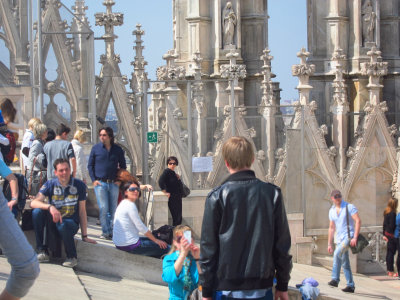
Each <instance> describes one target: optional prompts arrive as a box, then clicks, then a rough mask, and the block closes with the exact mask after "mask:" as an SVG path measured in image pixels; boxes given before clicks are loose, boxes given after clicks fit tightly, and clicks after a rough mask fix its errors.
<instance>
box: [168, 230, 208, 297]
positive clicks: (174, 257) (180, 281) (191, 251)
mask: <svg viewBox="0 0 400 300" xmlns="http://www.w3.org/2000/svg"><path fill="white" fill-rule="evenodd" d="M185 232H190V237H191V236H192V229H191V228H190V227H189V226H186V225H178V226H176V227H175V229H174V235H173V241H172V247H171V250H170V251H169V253H168V255H166V256H165V257H164V259H163V273H162V279H163V280H164V281H165V282H166V283H168V288H169V300H186V299H189V298H188V297H189V295H190V293H192V292H193V290H194V289H196V288H197V286H198V282H199V273H201V269H200V265H199V257H200V249H199V247H197V246H196V245H195V244H194V243H193V239H192V238H190V241H189V240H188V239H186V238H185Z"/></svg>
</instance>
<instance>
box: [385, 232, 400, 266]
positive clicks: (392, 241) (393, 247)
mask: <svg viewBox="0 0 400 300" xmlns="http://www.w3.org/2000/svg"><path fill="white" fill-rule="evenodd" d="M398 243H399V239H396V238H390V237H389V238H388V242H387V250H386V268H387V270H388V272H393V271H394V268H393V263H394V255H395V254H396V251H398V247H399V245H398ZM399 264H400V259H399V255H397V261H396V266H397V272H399V271H400V270H399V267H400V265H399Z"/></svg>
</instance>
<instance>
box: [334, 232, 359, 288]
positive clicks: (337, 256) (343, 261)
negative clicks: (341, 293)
mask: <svg viewBox="0 0 400 300" xmlns="http://www.w3.org/2000/svg"><path fill="white" fill-rule="evenodd" d="M349 244H350V241H349V240H347V239H345V240H344V241H342V242H341V243H340V244H337V245H336V249H335V252H334V253H333V267H332V279H333V280H335V281H337V282H339V281H340V268H341V267H343V273H344V277H346V280H347V286H350V287H354V281H353V274H352V273H351V268H350V260H349Z"/></svg>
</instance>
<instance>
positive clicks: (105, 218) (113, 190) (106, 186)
mask: <svg viewBox="0 0 400 300" xmlns="http://www.w3.org/2000/svg"><path fill="white" fill-rule="evenodd" d="M100 183H101V184H100V185H96V186H95V187H94V193H95V194H96V199H97V205H98V206H99V210H100V216H99V218H100V223H101V230H102V231H103V235H108V236H111V235H112V223H113V220H114V214H115V210H116V209H117V205H118V193H119V188H118V185H116V184H115V183H112V182H110V183H107V182H103V181H100Z"/></svg>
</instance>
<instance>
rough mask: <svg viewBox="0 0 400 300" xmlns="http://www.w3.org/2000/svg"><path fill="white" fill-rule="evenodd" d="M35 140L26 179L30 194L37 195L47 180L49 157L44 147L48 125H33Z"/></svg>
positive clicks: (30, 152)
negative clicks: (47, 157)
mask: <svg viewBox="0 0 400 300" xmlns="http://www.w3.org/2000/svg"><path fill="white" fill-rule="evenodd" d="M33 135H34V136H35V140H34V141H33V143H32V146H31V149H30V150H29V156H28V165H27V166H26V167H27V168H26V179H27V181H28V192H29V195H32V196H36V194H37V193H38V192H39V189H40V188H41V186H42V185H43V184H44V183H45V182H46V181H47V171H46V168H47V159H46V155H45V154H44V151H43V147H44V144H45V142H46V138H47V126H46V125H45V124H42V123H40V124H37V125H36V126H34V127H33Z"/></svg>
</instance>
